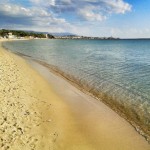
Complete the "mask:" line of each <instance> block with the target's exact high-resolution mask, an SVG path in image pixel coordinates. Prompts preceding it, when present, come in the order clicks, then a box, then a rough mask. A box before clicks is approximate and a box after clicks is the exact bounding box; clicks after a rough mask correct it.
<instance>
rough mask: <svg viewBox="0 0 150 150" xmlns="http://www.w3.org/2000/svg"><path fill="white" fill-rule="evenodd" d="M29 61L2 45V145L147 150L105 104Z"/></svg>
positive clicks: (15, 149)
mask: <svg viewBox="0 0 150 150" xmlns="http://www.w3.org/2000/svg"><path fill="white" fill-rule="evenodd" d="M28 63H30V64H31V65H32V67H31V65H29V64H28ZM28 63H27V62H26V61H25V60H24V59H22V58H21V57H19V56H16V55H14V54H12V53H10V52H7V51H5V50H4V49H3V48H2V47H0V150H7V149H8V150H150V145H149V144H148V143H147V142H146V140H145V139H144V138H143V137H142V136H140V135H139V134H138V133H137V132H136V131H135V130H134V128H133V127H132V126H131V125H130V124H128V123H127V122H126V121H125V120H124V119H122V118H121V117H120V116H118V115H117V114H116V113H115V112H113V111H112V110H111V109H109V108H108V107H107V106H105V105H104V104H103V103H101V102H98V101H97V100H95V99H94V98H92V97H90V96H88V95H86V94H84V93H82V92H81V91H79V90H78V89H76V88H74V87H73V86H72V85H70V84H69V83H68V82H66V81H65V80H64V79H62V78H60V77H58V76H56V75H54V74H52V73H51V72H50V71H49V70H48V69H47V68H45V67H43V66H41V65H39V64H37V63H36V62H33V61H31V60H30V61H28ZM33 68H34V69H33ZM36 70H37V71H38V72H37V71H36ZM42 76H43V77H44V78H45V79H44V78H43V77H42Z"/></svg>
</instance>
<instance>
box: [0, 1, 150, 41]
mask: <svg viewBox="0 0 150 150" xmlns="http://www.w3.org/2000/svg"><path fill="white" fill-rule="evenodd" d="M0 28H7V29H21V30H34V31H48V32H51V33H52V32H71V33H74V34H78V35H85V36H100V37H103V36H114V37H120V38H150V0H0Z"/></svg>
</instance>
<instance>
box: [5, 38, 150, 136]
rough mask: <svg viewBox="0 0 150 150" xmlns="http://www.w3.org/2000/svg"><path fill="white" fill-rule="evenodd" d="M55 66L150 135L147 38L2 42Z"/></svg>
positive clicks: (149, 77)
mask: <svg viewBox="0 0 150 150" xmlns="http://www.w3.org/2000/svg"><path fill="white" fill-rule="evenodd" d="M3 45H4V46H5V47H6V48H8V49H10V50H12V51H15V52H20V53H23V54H26V55H29V56H32V57H33V58H36V59H38V60H42V61H44V62H46V63H47V64H50V65H51V66H53V67H55V68H56V69H57V70H59V71H60V73H63V75H64V76H66V77H67V78H69V79H70V80H72V81H73V82H76V83H77V84H78V85H79V86H80V87H82V88H84V89H85V90H87V91H89V92H90V93H92V94H93V95H95V96H96V97H98V98H101V99H102V100H103V101H104V102H106V103H107V104H109V106H111V107H113V108H114V109H115V110H116V111H118V112H119V113H121V114H123V115H124V116H125V117H126V118H128V119H129V120H130V121H131V122H132V123H135V124H136V125H137V126H138V127H139V128H140V129H142V130H143V131H144V132H145V133H147V134H149V135H150V40H55V39H54V40H30V41H13V42H5V43H4V44H3Z"/></svg>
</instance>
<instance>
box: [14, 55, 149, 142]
mask: <svg viewBox="0 0 150 150" xmlns="http://www.w3.org/2000/svg"><path fill="white" fill-rule="evenodd" d="M15 54H17V55H19V56H21V57H23V58H25V59H27V60H28V61H29V62H30V61H31V60H32V61H34V62H36V63H38V64H39V65H42V66H44V67H45V68H47V69H48V70H49V71H50V72H51V73H53V74H54V75H56V76H58V77H60V78H63V79H64V80H66V81H67V82H68V83H69V84H71V85H72V86H74V87H75V88H77V89H78V90H80V91H81V92H83V93H85V94H86V95H88V96H90V97H92V98H94V99H96V100H97V101H99V102H101V103H104V104H105V105H106V106H108V107H109V109H111V110H112V111H114V112H116V113H117V114H118V115H119V116H120V117H122V118H123V119H125V120H126V121H127V122H128V123H129V124H130V125H131V126H132V127H133V128H134V129H135V131H136V132H137V133H138V134H139V135H141V136H142V137H143V138H145V140H146V141H147V142H148V143H149V144H150V140H149V138H150V136H149V135H148V134H146V133H145V132H144V131H143V130H142V129H141V127H140V126H138V125H137V124H136V123H135V122H134V121H132V120H131V119H129V118H128V117H127V115H126V114H125V113H122V112H121V111H119V110H118V109H117V108H116V107H115V106H114V105H111V104H109V103H107V102H106V101H105V100H103V99H101V98H100V97H97V96H96V95H94V94H93V93H91V92H89V91H88V90H86V89H84V88H82V87H81V86H80V84H78V82H75V80H73V79H72V80H71V79H70V78H69V76H67V74H65V73H64V72H62V71H60V70H59V69H57V68H56V67H54V66H51V65H49V64H47V63H45V62H43V61H40V60H37V59H35V58H32V56H28V55H25V54H22V53H19V52H15ZM31 66H32V63H31Z"/></svg>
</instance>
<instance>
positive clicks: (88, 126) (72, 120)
mask: <svg viewBox="0 0 150 150" xmlns="http://www.w3.org/2000/svg"><path fill="white" fill-rule="evenodd" d="M12 55H14V54H12ZM15 57H16V56H15ZM17 57H19V56H17ZM25 62H26V61H25ZM26 63H27V64H28V63H29V65H30V66H31V69H32V68H33V69H34V70H36V71H35V72H36V73H39V75H40V76H41V77H40V80H42V78H43V77H44V78H45V79H44V80H45V81H44V83H43V84H48V85H50V86H51V91H52V92H50V94H53V95H57V97H58V98H57V99H59V100H57V102H55V101H54V100H53V101H52V102H53V103H54V104H55V103H56V104H57V105H59V107H56V105H54V106H55V107H56V108H57V109H58V108H59V109H58V110H57V109H56V110H55V111H56V112H57V113H56V112H55V111H54V112H55V113H54V114H55V117H56V119H55V120H57V121H56V122H57V123H58V122H59V123H60V124H61V125H62V126H61V125H58V124H55V126H54V128H60V129H57V130H58V133H59V134H60V133H61V134H60V135H59V136H60V137H59V138H60V139H61V140H63V142H64V143H65V144H66V145H65V146H66V147H65V146H64V145H63V144H64V143H62V142H61V141H59V140H58V143H59V142H60V143H61V146H62V145H63V146H62V147H65V148H66V150H67V149H68V150H70V149H71V150H74V149H81V150H82V149H83V150H84V149H86V150H87V149H89V150H97V148H102V149H103V150H105V149H106V150H108V149H110V150H120V149H122V150H123V149H124V150H128V149H129V150H135V149H136V150H138V149H139V150H141V149H142V148H144V150H146V149H147V150H148V149H149V147H150V145H148V143H147V142H146V141H145V140H144V138H143V137H142V136H140V135H139V134H138V133H137V132H136V131H135V130H134V129H133V127H132V126H131V125H130V124H129V123H128V122H127V121H126V120H124V119H123V118H121V117H120V116H118V114H117V113H115V112H114V111H112V110H111V109H110V108H108V107H107V106H106V105H105V104H103V103H102V102H99V101H97V100H95V99H94V98H92V97H90V96H89V95H86V94H84V93H83V92H81V91H79V90H78V89H76V88H75V87H73V86H72V85H70V83H68V82H67V81H65V80H64V79H62V78H60V77H58V76H56V75H54V74H53V73H51V72H50V71H49V70H48V69H47V68H45V67H44V66H41V65H39V64H37V63H36V62H34V61H32V60H31V59H29V60H28V61H27V62H26ZM20 71H21V70H20ZM36 73H35V74H36ZM35 74H34V75H35ZM31 80H33V79H32V77H31ZM40 80H39V79H38V80H37V81H40ZM47 81H48V83H46V82H47ZM48 85H47V86H48ZM41 90H42V89H41ZM43 92H45V94H46V95H47V96H51V95H49V94H48V93H47V90H45V89H44V90H43ZM60 108H61V109H60ZM65 108H66V109H67V112H66V111H65V113H62V114H61V113H60V112H59V110H61V112H63V111H64V109H65ZM83 108H84V109H83ZM39 109H41V108H39ZM45 111H46V110H45ZM46 112H47V111H46ZM52 113H53V112H52ZM50 122H51V121H50ZM63 126H64V127H65V126H66V127H65V129H64V127H63ZM60 130H61V132H59V131H60ZM68 130H69V131H68ZM58 133H57V134H58ZM64 133H65V134H64ZM56 136H57V135H56ZM66 136H67V138H68V139H69V140H67V138H65V137H66ZM59 138H58V139H59ZM60 143H59V144H60ZM75 143H76V144H78V145H79V146H77V145H76V146H74V147H72V146H73V145H72V144H75ZM49 144H50V143H49ZM59 146H60V145H59ZM59 148H60V147H59ZM59 148H58V149H59Z"/></svg>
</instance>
